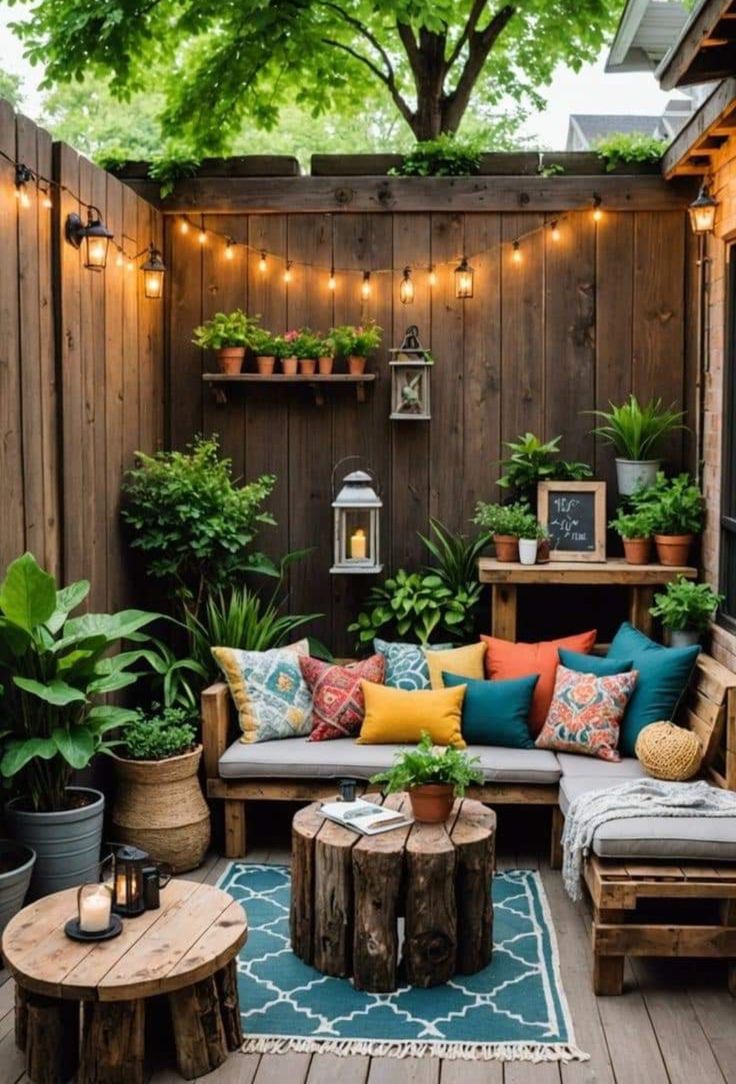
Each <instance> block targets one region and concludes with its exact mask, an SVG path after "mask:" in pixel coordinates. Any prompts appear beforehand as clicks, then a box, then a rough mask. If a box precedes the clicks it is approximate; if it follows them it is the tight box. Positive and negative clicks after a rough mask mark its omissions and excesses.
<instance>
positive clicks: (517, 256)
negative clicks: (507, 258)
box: [511, 240, 521, 263]
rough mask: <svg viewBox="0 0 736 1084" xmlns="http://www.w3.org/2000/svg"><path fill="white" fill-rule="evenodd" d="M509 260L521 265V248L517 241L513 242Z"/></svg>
mask: <svg viewBox="0 0 736 1084" xmlns="http://www.w3.org/2000/svg"><path fill="white" fill-rule="evenodd" d="M511 259H512V260H513V261H514V263H521V247H520V244H519V241H518V240H516V241H514V243H513V246H512V249H511Z"/></svg>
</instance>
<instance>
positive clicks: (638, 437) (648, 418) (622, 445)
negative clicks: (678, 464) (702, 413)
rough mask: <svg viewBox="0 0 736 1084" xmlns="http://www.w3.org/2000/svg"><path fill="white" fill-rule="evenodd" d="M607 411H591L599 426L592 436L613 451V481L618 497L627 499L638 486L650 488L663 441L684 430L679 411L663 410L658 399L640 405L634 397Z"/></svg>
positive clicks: (631, 396) (671, 407) (672, 409)
mask: <svg viewBox="0 0 736 1084" xmlns="http://www.w3.org/2000/svg"><path fill="white" fill-rule="evenodd" d="M608 405H609V407H610V410H594V411H591V413H592V414H595V415H597V417H599V418H600V419H601V422H602V424H601V425H599V426H597V427H596V428H595V429H593V435H594V436H597V437H600V438H601V440H603V441H605V442H606V443H608V444H612V445H613V447H614V448H615V449H616V452H617V457H616V478H617V481H618V491H619V493H620V494H621V496H622V497H630V496H631V495H632V494H633V493H635V492H636V490H637V489H639V488H640V487H641V486H649V485H652V483H653V482H654V479H655V477H656V475H657V471H658V470H659V467H660V465H661V458H660V456H659V452H660V450H661V447H662V444H663V443H664V441H665V440H666V438H667V437H668V436H669V435H670V434H671V433H674V432H675V431H676V430H677V429H684V428H685V427H684V425H683V424H682V419H683V418H684V417H685V415H684V413H683V412H682V411H681V410H675V409H674V405H675V404H674V403H673V404H672V405H671V406H669V407H665V406H663V405H662V400H661V399H650V401H649V402H648V403H645V404H643V405H642V404H641V403H640V402H639V400H638V399H637V398H636V396H635V395H630V396H629V398H628V399H627V400H626V402H625V403H621V405H620V406H615V405H614V404H613V403H609V404H608Z"/></svg>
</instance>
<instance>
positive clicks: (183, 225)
mask: <svg viewBox="0 0 736 1084" xmlns="http://www.w3.org/2000/svg"><path fill="white" fill-rule="evenodd" d="M179 233H189V223H188V222H187V220H186V218H182V220H181V222H180V223H179Z"/></svg>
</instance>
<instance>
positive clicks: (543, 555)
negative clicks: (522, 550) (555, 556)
mask: <svg viewBox="0 0 736 1084" xmlns="http://www.w3.org/2000/svg"><path fill="white" fill-rule="evenodd" d="M551 548H552V547H551V546H550V541H549V539H548V538H540V540H539V545H538V546H537V564H538V565H547V564H549V555H550V550H551Z"/></svg>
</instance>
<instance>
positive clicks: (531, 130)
mask: <svg viewBox="0 0 736 1084" xmlns="http://www.w3.org/2000/svg"><path fill="white" fill-rule="evenodd" d="M22 9H23V6H22V5H17V6H16V7H13V8H9V7H8V6H7V4H5V3H2V0H0V66H2V67H3V68H5V70H6V71H10V72H13V73H15V74H18V75H21V76H22V77H23V80H24V91H25V99H24V111H25V112H26V113H27V114H28V115H29V116H31V117H33V118H37V117H38V113H39V105H40V95H39V93H38V82H39V80H40V78H41V72H40V69H39V68H32V67H31V66H30V64H28V63H27V62H26V61H25V60H24V58H23V51H22V48H21V45H20V43H19V42H18V41H17V39H16V38H15V37H14V36H13V35H12V34H11V33H10V31H9V30H8V24H9V23H10V22H12V21H15V20H17V19H18V18H19V17H20V13H21V12H22ZM606 52H607V51H606ZM606 52H604V53H603V54H602V55H601V56H600V57H599V58H598V61H597V62H596V63H595V64H588V65H586V66H585V67H584V68H582V70H581V71H579V72H573V71H571V70H570V69H569V68H565V67H562V66H561V67H559V68H558V69H557V72H556V74H555V77H554V79H553V81H552V84H551V85H550V87H549V88H547V90H546V97H547V102H548V105H547V108H546V109H545V110H544V112H542V113H538V114H536V115H534V116H532V117H530V118H529V119H528V121H527V122H526V123H525V125H524V127H523V129H522V131H523V133H524V135H528V136H531V137H536V138H538V139H539V141H540V142H541V144H542V145H544V146H547V147H550V148H552V149H558V150H559V149H563V148H564V146H565V139H566V136H567V121H568V117H569V115H570V113H639V114H647V113H651V114H652V115H657V114H660V113H661V112H662V111H663V109H664V105H665V103H666V102H667V99H668V98H669V97H670V95H669V94H663V93H662V92H661V91H660V90H659V87H658V86H657V83H656V80H655V79H654V76H653V75H651V74H646V73H645V74H626V75H623V74H618V75H606V74H605V73H604V71H603V67H604V64H605V57H606Z"/></svg>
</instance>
